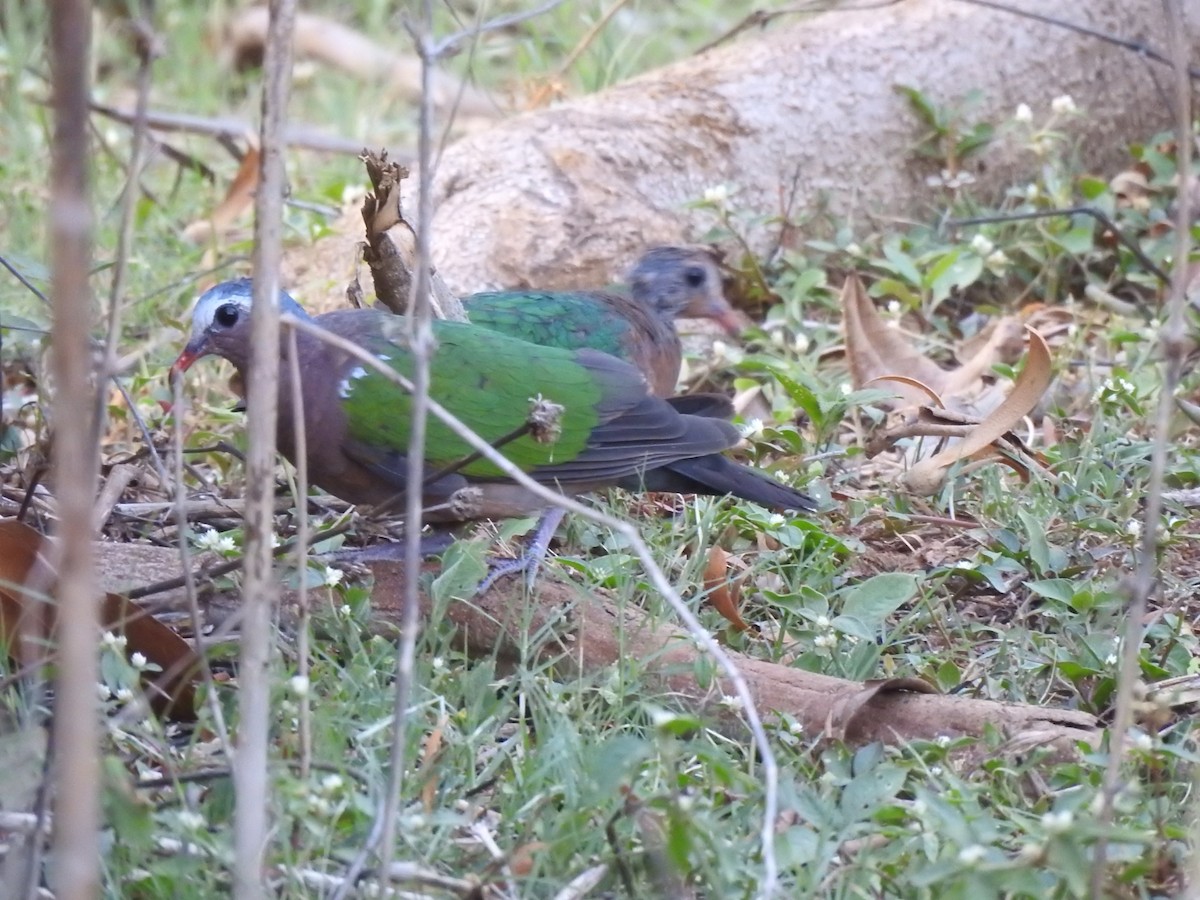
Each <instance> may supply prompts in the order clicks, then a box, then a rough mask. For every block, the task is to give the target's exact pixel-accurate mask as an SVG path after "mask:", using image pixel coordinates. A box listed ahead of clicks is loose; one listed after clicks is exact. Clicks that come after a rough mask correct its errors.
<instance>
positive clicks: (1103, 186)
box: [1076, 175, 1108, 200]
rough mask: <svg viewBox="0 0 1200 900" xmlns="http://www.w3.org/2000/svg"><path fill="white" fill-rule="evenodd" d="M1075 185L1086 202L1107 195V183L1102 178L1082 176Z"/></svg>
mask: <svg viewBox="0 0 1200 900" xmlns="http://www.w3.org/2000/svg"><path fill="white" fill-rule="evenodd" d="M1076 184H1077V185H1078V186H1079V193H1081V194H1083V196H1084V197H1085V198H1086V199H1088V200H1095V199H1096V198H1097V197H1101V196H1103V195H1104V194H1106V193H1108V182H1107V181H1105V180H1103V179H1102V178H1094V177H1092V176H1090V175H1084V176H1083V177H1082V178H1080V179H1079V181H1078V182H1076Z"/></svg>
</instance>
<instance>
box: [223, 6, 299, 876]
mask: <svg viewBox="0 0 1200 900" xmlns="http://www.w3.org/2000/svg"><path fill="white" fill-rule="evenodd" d="M295 18H296V2H295V0H271V3H270V24H269V26H268V29H267V46H266V58H265V61H264V66H263V71H264V74H265V84H264V88H263V99H262V132H261V140H260V146H261V147H262V161H261V162H260V169H259V189H258V193H257V196H256V197H255V216H254V232H255V233H254V239H255V240H254V245H255V246H254V301H253V304H252V308H251V312H250V335H251V354H250V361H251V366H252V368H253V371H254V378H252V379H250V382H249V383H248V384H247V385H246V387H247V392H246V394H247V396H246V401H247V408H248V409H249V413H250V414H249V416H248V418H249V451H248V453H247V454H246V476H247V483H248V484H247V495H246V547H245V555H244V557H243V564H244V571H245V577H244V581H243V585H244V587H243V590H244V599H243V611H244V616H243V619H242V634H241V653H240V668H239V673H238V709H239V713H240V714H239V721H238V745H237V754H236V756H235V757H234V761H233V784H234V820H233V825H234V862H233V894H234V897H235V898H238V900H258V898H261V897H263V896H264V886H263V857H264V853H265V851H266V844H267V800H268V774H267V755H268V754H267V750H268V741H269V738H270V719H271V715H270V713H271V706H270V703H271V689H270V683H269V681H268V678H267V667H268V663H269V661H270V653H271V636H272V624H271V618H272V613H273V610H274V606H275V600H276V598H277V597H278V594H279V583H278V581H277V579H276V578H275V576H274V574H273V573H272V571H271V559H272V548H271V536H272V534H273V533H274V519H275V516H274V512H275V502H274V501H275V498H274V486H275V477H274V472H275V423H276V419H277V414H278V409H277V405H278V391H279V263H280V258H281V255H282V224H281V223H282V212H283V193H284V170H283V152H284V146H285V145H284V143H283V140H282V135H283V123H284V121H285V120H286V118H287V101H288V94H289V91H290V88H291V76H292V28H293V25H294V23H295Z"/></svg>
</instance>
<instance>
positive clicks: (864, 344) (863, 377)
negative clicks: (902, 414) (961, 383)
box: [841, 275, 946, 406]
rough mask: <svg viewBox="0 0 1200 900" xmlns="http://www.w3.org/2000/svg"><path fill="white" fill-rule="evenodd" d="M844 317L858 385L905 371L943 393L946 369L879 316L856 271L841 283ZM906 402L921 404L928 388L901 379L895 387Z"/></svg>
mask: <svg viewBox="0 0 1200 900" xmlns="http://www.w3.org/2000/svg"><path fill="white" fill-rule="evenodd" d="M841 302H842V317H843V321H844V323H845V328H846V356H847V357H848V358H849V362H850V376H851V379H852V383H853V385H854V387H855V388H861V387H862V386H863V385H865V384H866V383H867V382H869V381H871V380H872V379H875V378H883V377H885V376H888V375H902V376H905V377H906V378H911V379H914V380H916V381H919V382H920V383H921V384H922V385H926V386H928V387H930V388H932V389H933V390H934V391H935V392H936V393H938V394H939V395H944V394H945V392H944V391H943V390H942V383H943V381H944V379H945V374H946V373H945V371H944V370H943V369H942V367H941V366H939V365H938V364H937V363H935V362H934V361H933V360H931V359H929V358H928V357H927V356H923V355H922V354H920V353H918V352H917V351H916V350H914V349H913V348H912V346H911V345H910V344H909V343H908V341H907V340H905V338H904V336H903V335H902V334H900V332H899V331H897V330H896V329H895V328H893V327H891V325H889V324H888V323H887V322H885V321H884V320H883V319H882V318H880V315H879V312H878V311H877V310H876V309H875V304H874V303H872V302H871V298H870V297H868V296H867V291H866V288H864V287H863V283H862V281H861V280H860V279H859V278H858V276H856V275H851V276H850V277H848V278H847V279H846V283H845V284H844V285H843V286H842V299H841ZM896 393H898V394H899V395H900V396H901V398H902V400H903V403H901V404H895V405H897V406H898V405H910V406H919V405H920V404H922V403H924V402H925V401H926V399H927V395H926V392H925V391H922V390H919V389H917V388H913V387H908V386H906V385H904V384H903V383H901V386H900V388H899V389H898V390H897V391H896Z"/></svg>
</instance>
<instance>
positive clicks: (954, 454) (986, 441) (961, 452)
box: [901, 328, 1053, 494]
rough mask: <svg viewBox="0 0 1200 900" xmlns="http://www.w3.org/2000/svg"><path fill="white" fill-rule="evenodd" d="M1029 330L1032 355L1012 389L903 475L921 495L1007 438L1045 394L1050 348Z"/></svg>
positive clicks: (1050, 364) (1048, 381) (936, 487)
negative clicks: (967, 429) (967, 428)
mask: <svg viewBox="0 0 1200 900" xmlns="http://www.w3.org/2000/svg"><path fill="white" fill-rule="evenodd" d="M1027 330H1028V332H1029V355H1028V358H1027V360H1026V363H1025V368H1024V369H1023V370H1022V371H1021V374H1020V376H1019V377H1018V378H1017V381H1016V383H1015V384H1014V385H1013V389H1012V391H1010V392H1009V394H1008V396H1007V397H1006V398H1005V399H1004V402H1003V403H1001V404H1000V406H998V407H997V408H996V409H995V410H993V412H992V413H991V414H990V415H989V416H987V417H986V418H985V419H983V420H982V421H981V422H980V423H979V424H978V425H977V426H976V427H975V428H973V429H972V430H971V431H970V432H969V433H968V434H967V435H966V436H965V437H964V438H963V440H962V442H961V443H959V444H956V445H955V446H953V447H950V448H948V449H946V450H943V451H942V452H941V453H938V454H937V455H936V456H933V457H930V458H929V459H925V460H922V461H921V462H919V463H917V464H916V465H914V466H913V467H912V468H910V469H909V470H908V471H907V472H905V473H904V474H903V475H902V476H901V481H902V482H903V483H904V484H905V485H906V486H907V487H908V488H909V489H911V490H913V491H915V492H916V493H920V494H933V493H935V492H936V491H937V490H938V489H939V488H940V487H941V485H942V482H943V481H944V480H945V477H946V470H947V469H949V468H950V466H952V465H954V464H955V463H957V462H959V461H961V460H964V459H971V458H973V457H976V456H977V455H979V454H981V453H983V452H985V451H988V452H990V450H991V448H992V445H993V444H994V443H995V442H996V441H998V440H999V439H1000V438H1002V437H1004V436H1005V435H1006V434H1007V433H1008V432H1009V431H1011V430H1012V429H1013V428H1014V427H1016V425H1017V424H1018V423H1020V422H1021V420H1022V419H1024V418H1025V416H1027V415H1029V413H1030V412H1032V411H1033V408H1034V407H1035V406H1036V405H1037V403H1038V401H1039V400H1041V398H1042V395H1043V394H1045V393H1046V388H1047V387H1049V386H1050V378H1051V375H1052V374H1053V363H1052V360H1051V358H1050V348H1049V347H1048V346H1047V345H1046V342H1045V341H1044V340H1043V339H1042V336H1041V335H1040V334H1038V333H1037V332H1036V331H1034V330H1033V329H1032V328H1029V329H1027Z"/></svg>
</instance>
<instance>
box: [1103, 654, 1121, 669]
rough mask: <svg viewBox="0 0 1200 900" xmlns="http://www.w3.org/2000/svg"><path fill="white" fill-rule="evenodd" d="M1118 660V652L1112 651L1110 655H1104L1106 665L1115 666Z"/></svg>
mask: <svg viewBox="0 0 1200 900" xmlns="http://www.w3.org/2000/svg"><path fill="white" fill-rule="evenodd" d="M1118 661H1119V660H1118V659H1117V654H1115V653H1110V654H1108V656H1106V657H1104V664H1105V665H1106V666H1115V665H1116V664H1117V662H1118Z"/></svg>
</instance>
